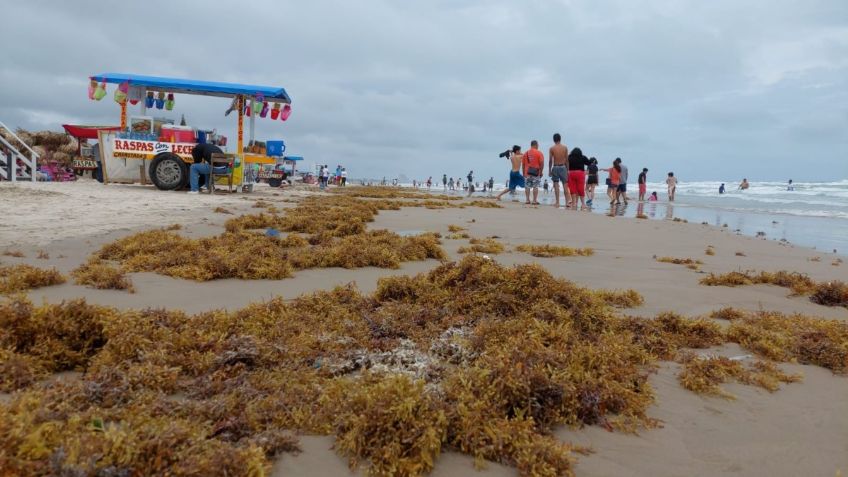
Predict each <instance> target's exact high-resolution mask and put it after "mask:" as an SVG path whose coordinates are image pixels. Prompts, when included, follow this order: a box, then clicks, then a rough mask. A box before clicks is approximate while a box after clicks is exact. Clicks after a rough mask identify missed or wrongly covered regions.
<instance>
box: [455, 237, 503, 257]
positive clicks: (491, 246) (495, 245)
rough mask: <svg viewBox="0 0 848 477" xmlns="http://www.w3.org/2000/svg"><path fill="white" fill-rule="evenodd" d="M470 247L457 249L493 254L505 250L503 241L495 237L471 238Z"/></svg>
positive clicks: (465, 251) (458, 250) (459, 251)
mask: <svg viewBox="0 0 848 477" xmlns="http://www.w3.org/2000/svg"><path fill="white" fill-rule="evenodd" d="M468 243H469V246H468V247H459V248H458V249H457V252H458V253H471V252H475V253H490V254H492V255H496V254H499V253H503V251H504V250H505V248H504V246H503V244H502V243H500V242H498V241H497V240H495V239H491V238H484V239H478V238H471V239H470V240H469V241H468Z"/></svg>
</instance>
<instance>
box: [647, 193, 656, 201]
mask: <svg viewBox="0 0 848 477" xmlns="http://www.w3.org/2000/svg"><path fill="white" fill-rule="evenodd" d="M657 200H658V198H657V191H653V192H651V196H650V197H648V202H656V201H657Z"/></svg>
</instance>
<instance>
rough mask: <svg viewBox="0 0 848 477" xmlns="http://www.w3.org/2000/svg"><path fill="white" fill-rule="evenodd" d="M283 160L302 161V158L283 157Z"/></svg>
mask: <svg viewBox="0 0 848 477" xmlns="http://www.w3.org/2000/svg"><path fill="white" fill-rule="evenodd" d="M283 159H285V160H287V161H302V160H303V156H285V157H283Z"/></svg>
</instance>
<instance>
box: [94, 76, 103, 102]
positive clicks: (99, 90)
mask: <svg viewBox="0 0 848 477" xmlns="http://www.w3.org/2000/svg"><path fill="white" fill-rule="evenodd" d="M104 96H106V82H105V81H103V82H102V83H100V84H98V85H97V87H96V88H94V100H95V101H100V100H101V99H103V97H104Z"/></svg>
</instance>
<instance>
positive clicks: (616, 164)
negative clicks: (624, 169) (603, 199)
mask: <svg viewBox="0 0 848 477" xmlns="http://www.w3.org/2000/svg"><path fill="white" fill-rule="evenodd" d="M604 171H606V172H607V174H609V177H608V178H607V195H608V196H609V198H610V205H612V204H614V203H615V200H616V198H618V183H619V181H620V180H621V159H618V158H616V160H614V161H612V167H610V168H609V169H604Z"/></svg>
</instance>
